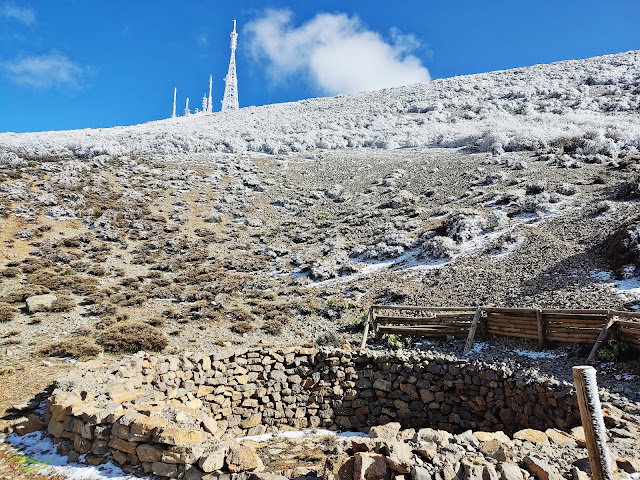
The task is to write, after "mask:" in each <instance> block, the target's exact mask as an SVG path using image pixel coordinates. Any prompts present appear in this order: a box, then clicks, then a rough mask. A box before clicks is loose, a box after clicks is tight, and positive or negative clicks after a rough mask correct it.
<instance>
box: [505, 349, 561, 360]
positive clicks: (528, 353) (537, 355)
mask: <svg viewBox="0 0 640 480" xmlns="http://www.w3.org/2000/svg"><path fill="white" fill-rule="evenodd" d="M513 353H516V354H518V355H522V356H523V357H529V358H534V359H538V358H558V357H566V356H567V354H566V353H554V352H532V351H531V350H518V349H515V350H513Z"/></svg>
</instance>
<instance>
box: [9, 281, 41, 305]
mask: <svg viewBox="0 0 640 480" xmlns="http://www.w3.org/2000/svg"><path fill="white" fill-rule="evenodd" d="M50 291H51V290H49V289H48V288H47V287H45V286H44V285H26V286H24V287H18V288H16V289H15V290H12V291H10V292H9V293H7V294H6V295H5V296H4V297H3V298H2V300H4V301H5V302H7V303H15V302H24V301H25V300H26V299H27V298H29V297H33V296H34V295H43V294H45V293H49V292H50Z"/></svg>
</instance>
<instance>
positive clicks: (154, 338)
mask: <svg viewBox="0 0 640 480" xmlns="http://www.w3.org/2000/svg"><path fill="white" fill-rule="evenodd" d="M98 343H99V344H101V345H102V346H103V347H104V349H105V350H106V351H108V352H125V353H135V352H138V351H140V350H145V351H154V352H159V351H161V350H163V349H164V348H165V347H166V346H167V345H168V344H169V340H168V339H167V336H166V335H165V334H164V332H162V330H160V329H158V328H155V327H152V326H151V325H149V324H147V323H143V322H137V321H125V322H117V323H115V324H114V325H112V326H110V327H109V328H107V329H106V330H105V331H104V332H102V334H101V335H100V336H99V337H98Z"/></svg>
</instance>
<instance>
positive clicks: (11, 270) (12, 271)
mask: <svg viewBox="0 0 640 480" xmlns="http://www.w3.org/2000/svg"><path fill="white" fill-rule="evenodd" d="M20 274H22V270H20V269H19V268H18V267H8V268H5V269H4V270H0V276H2V277H7V278H13V277H17V276H18V275H20Z"/></svg>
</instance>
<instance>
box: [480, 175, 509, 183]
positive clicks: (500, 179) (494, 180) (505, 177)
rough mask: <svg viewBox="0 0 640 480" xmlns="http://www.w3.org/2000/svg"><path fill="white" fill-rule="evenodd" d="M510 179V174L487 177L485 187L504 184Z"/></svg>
mask: <svg viewBox="0 0 640 480" xmlns="http://www.w3.org/2000/svg"><path fill="white" fill-rule="evenodd" d="M508 179H509V174H508V173H507V172H497V173H492V174H490V175H487V177H486V178H485V179H484V184H485V185H496V184H498V183H504V182H506V181H507V180H508Z"/></svg>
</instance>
